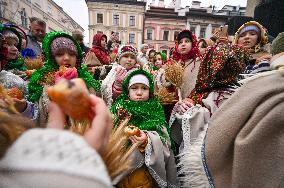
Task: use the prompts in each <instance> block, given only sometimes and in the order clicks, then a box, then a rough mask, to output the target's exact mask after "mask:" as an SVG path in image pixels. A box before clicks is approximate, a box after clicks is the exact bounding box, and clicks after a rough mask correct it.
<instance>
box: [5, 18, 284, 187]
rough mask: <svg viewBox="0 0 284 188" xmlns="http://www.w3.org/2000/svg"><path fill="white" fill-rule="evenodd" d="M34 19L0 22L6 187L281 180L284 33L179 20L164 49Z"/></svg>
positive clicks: (267, 183) (270, 183) (254, 25)
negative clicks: (210, 28)
mask: <svg viewBox="0 0 284 188" xmlns="http://www.w3.org/2000/svg"><path fill="white" fill-rule="evenodd" d="M30 22H31V24H30V30H29V32H28V33H25V32H24V31H23V30H22V29H21V28H20V27H18V26H16V25H11V24H1V25H0V34H1V35H0V37H1V38H0V61H1V64H0V142H1V143H0V146H1V148H0V151H1V152H0V180H1V181H0V185H1V186H0V187H13V188H17V187H70V188H72V187H84V188H85V187H86V188H87V187H117V188H142V187H143V188H150V187H196V188H197V187H198V188H199V187H211V188H212V187H234V188H235V187H247V188H249V187H252V188H254V187H281V185H282V183H283V175H284V173H283V170H282V166H283V165H284V164H283V161H284V152H283V150H282V148H283V146H284V133H283V131H284V126H283V124H284V69H283V68H284V33H279V35H278V36H277V37H276V38H275V39H274V40H273V42H269V41H268V35H269V31H267V30H266V29H265V28H264V27H263V26H262V25H261V24H260V23H258V22H256V21H250V22H247V23H245V24H243V25H242V26H241V27H240V28H239V29H238V31H237V32H236V34H235V36H234V37H233V38H232V37H229V36H228V33H227V28H226V26H224V27H220V28H218V29H216V30H215V31H214V33H213V35H212V37H211V38H210V39H203V38H202V39H197V38H196V36H195V35H194V33H193V32H191V31H190V30H183V31H180V32H179V34H178V35H177V37H176V39H175V47H174V48H173V49H172V50H171V53H170V54H165V53H163V52H159V51H156V50H155V49H152V48H150V46H149V45H148V44H142V45H141V46H140V47H139V49H137V48H136V47H134V46H133V45H130V44H127V45H121V43H120V41H119V40H118V38H117V36H116V33H115V32H112V33H111V36H110V39H109V40H108V37H107V36H106V35H105V34H103V33H97V34H95V35H94V36H93V42H92V46H91V47H90V48H88V47H86V46H85V45H84V43H83V37H84V36H83V35H82V33H80V32H79V31H74V33H72V36H71V35H69V34H67V33H64V32H60V31H52V32H49V33H46V23H45V22H44V21H43V20H41V19H39V18H31V19H30ZM138 50H139V52H138ZM77 79H80V80H81V81H82V83H83V86H81V85H79V89H78V90H75V89H74V88H76V87H75V86H77V87H78V85H77V84H78V82H77ZM75 80H76V81H75ZM60 84H61V85H60ZM64 84H65V85H64ZM59 85H60V87H58V88H60V89H59V90H58V91H59V93H60V94H58V95H63V96H61V97H60V100H61V101H60V100H59V102H58V100H57V101H55V100H54V101H53V100H51V94H50V92H49V91H50V88H56V86H59ZM62 85H63V86H62ZM62 87H63V88H64V89H62ZM85 87H86V92H87V93H88V94H87V96H88V97H87V100H86V101H87V102H86V104H85V103H84V102H82V103H76V101H75V100H73V98H72V97H74V96H75V97H76V96H77V97H78V96H79V97H78V98H77V99H82V101H83V95H82V92H83V91H85V90H84V88H85ZM80 88H81V89H80ZM72 89H73V90H72ZM80 90H82V91H80ZM62 93H63V94H62ZM77 93H78V95H77ZM65 94H66V96H65ZM81 95H82V97H80V96H81ZM64 102H65V103H64ZM62 103H64V105H61V104H62ZM83 103H84V104H83ZM66 108H67V110H66ZM83 108H84V109H83ZM72 109H73V110H74V109H76V110H77V109H78V113H75V116H72V115H70V114H72V113H69V112H70V111H72ZM80 109H81V110H82V111H84V112H85V113H84V114H81V113H79V111H80ZM81 117H82V118H81ZM82 119H83V120H82ZM82 127H83V128H82ZM120 130H123V131H120ZM112 140H114V142H113V141H112ZM110 143H112V144H110ZM116 151H117V152H116ZM112 161H115V162H116V165H115V167H114V166H113V163H112ZM110 164H111V165H110ZM113 168H115V169H113Z"/></svg>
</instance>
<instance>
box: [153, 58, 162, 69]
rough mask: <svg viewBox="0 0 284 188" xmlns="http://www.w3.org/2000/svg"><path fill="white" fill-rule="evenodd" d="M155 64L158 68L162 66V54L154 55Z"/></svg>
mask: <svg viewBox="0 0 284 188" xmlns="http://www.w3.org/2000/svg"><path fill="white" fill-rule="evenodd" d="M155 66H156V67H157V68H158V69H159V68H161V67H162V66H163V60H162V56H161V55H160V54H158V55H156V61H155Z"/></svg>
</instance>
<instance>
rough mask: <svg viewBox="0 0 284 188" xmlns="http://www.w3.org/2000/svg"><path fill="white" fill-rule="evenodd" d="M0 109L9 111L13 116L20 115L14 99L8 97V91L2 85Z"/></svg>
mask: <svg viewBox="0 0 284 188" xmlns="http://www.w3.org/2000/svg"><path fill="white" fill-rule="evenodd" d="M0 109H4V110H8V111H9V112H11V113H13V114H19V112H18V111H17V109H16V108H15V106H14V101H13V99H12V98H11V97H10V96H9V95H8V91H7V90H6V89H5V88H4V86H3V85H1V84H0Z"/></svg>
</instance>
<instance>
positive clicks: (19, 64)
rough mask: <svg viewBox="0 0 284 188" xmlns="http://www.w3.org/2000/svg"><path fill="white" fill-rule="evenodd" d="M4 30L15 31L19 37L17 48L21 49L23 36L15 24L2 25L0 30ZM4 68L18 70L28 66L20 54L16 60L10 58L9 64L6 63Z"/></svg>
mask: <svg viewBox="0 0 284 188" xmlns="http://www.w3.org/2000/svg"><path fill="white" fill-rule="evenodd" d="M4 31H10V32H12V33H14V34H15V35H16V36H17V37H18V41H19V42H18V44H17V46H16V47H17V49H18V50H19V51H21V45H22V37H21V35H20V33H19V32H18V31H17V30H16V29H15V28H13V25H2V24H1V26H0V32H1V33H2V32H4ZM4 70H18V71H26V70H27V68H26V66H25V62H24V60H23V58H22V57H21V56H19V57H18V58H17V59H14V60H9V61H8V63H7V65H5V68H4Z"/></svg>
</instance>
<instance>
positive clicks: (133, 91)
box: [129, 83, 150, 102]
mask: <svg viewBox="0 0 284 188" xmlns="http://www.w3.org/2000/svg"><path fill="white" fill-rule="evenodd" d="M149 95H150V90H149V87H148V86H146V85H145V84H139V83H137V84H133V85H132V86H130V88H129V99H130V100H131V101H136V102H144V101H148V100H149Z"/></svg>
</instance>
